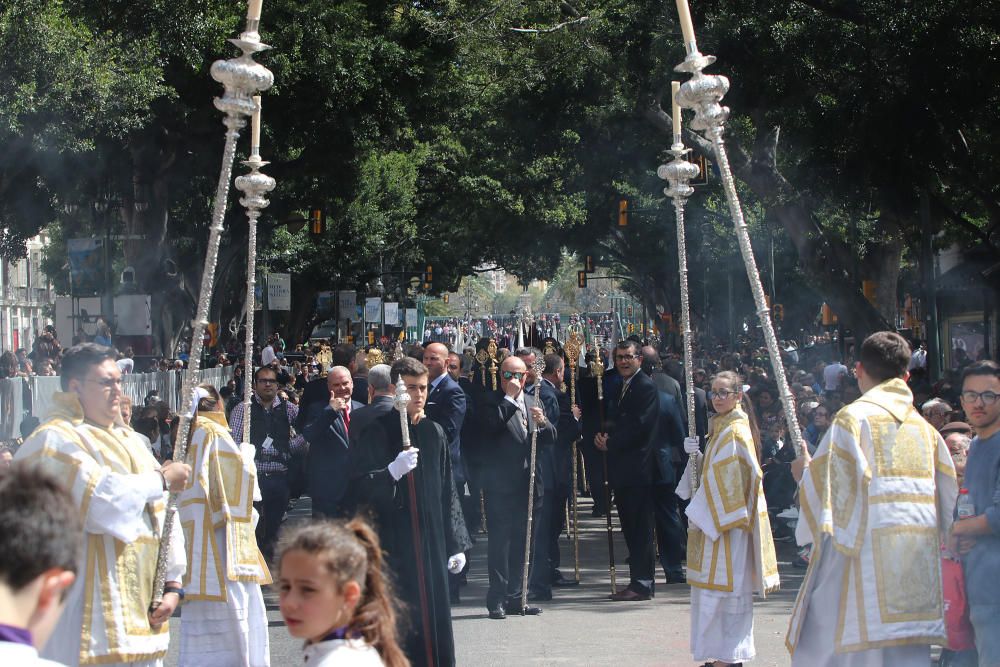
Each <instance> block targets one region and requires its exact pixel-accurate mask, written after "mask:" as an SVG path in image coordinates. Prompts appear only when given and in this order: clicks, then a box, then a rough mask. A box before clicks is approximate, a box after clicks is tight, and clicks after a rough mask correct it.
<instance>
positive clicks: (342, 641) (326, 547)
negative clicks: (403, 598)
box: [278, 519, 410, 667]
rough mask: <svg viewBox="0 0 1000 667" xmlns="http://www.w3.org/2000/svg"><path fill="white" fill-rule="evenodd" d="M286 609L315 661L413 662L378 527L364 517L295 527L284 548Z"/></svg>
mask: <svg viewBox="0 0 1000 667" xmlns="http://www.w3.org/2000/svg"><path fill="white" fill-rule="evenodd" d="M278 569H279V571H280V577H279V582H278V584H279V590H280V592H281V616H282V617H283V618H284V619H285V625H286V626H287V627H288V632H289V633H291V635H292V636H293V637H298V638H300V639H304V640H306V643H305V647H304V649H303V650H304V655H303V660H304V663H307V664H308V665H309V667H330V666H332V665H336V666H337V667H341V666H349V667H355V666H356V667H377V666H380V665H385V666H386V667H409V664H410V662H409V660H407V659H406V656H405V655H404V654H403V651H402V649H400V647H399V644H398V642H397V637H396V612H395V610H394V608H393V600H392V596H391V592H390V590H389V586H388V582H387V581H386V579H385V575H384V574H383V572H382V549H381V547H380V546H379V540H378V535H376V534H375V532H374V531H373V530H372V529H371V527H370V526H368V524H366V523H365V522H364V521H362V520H361V519H354V520H352V521H350V522H348V523H344V522H332V521H322V522H316V523H310V524H306V525H303V526H301V527H298V528H294V529H292V530H290V531H288V532H286V533H284V534H283V535H282V537H281V542H280V545H279V548H278Z"/></svg>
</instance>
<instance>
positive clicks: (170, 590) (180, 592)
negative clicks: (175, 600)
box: [163, 586, 184, 601]
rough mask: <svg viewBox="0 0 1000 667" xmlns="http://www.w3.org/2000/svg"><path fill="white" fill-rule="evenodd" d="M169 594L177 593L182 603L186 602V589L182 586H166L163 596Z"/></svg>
mask: <svg viewBox="0 0 1000 667" xmlns="http://www.w3.org/2000/svg"><path fill="white" fill-rule="evenodd" d="M167 593H177V597H179V598H180V599H181V600H182V601H183V600H184V589H183V588H181V587H180V586H164V587H163V594H164V595H166V594H167Z"/></svg>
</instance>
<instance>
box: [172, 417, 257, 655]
mask: <svg viewBox="0 0 1000 667" xmlns="http://www.w3.org/2000/svg"><path fill="white" fill-rule="evenodd" d="M192 427H193V431H192V435H191V444H190V445H189V447H188V450H187V458H186V461H187V463H188V464H189V465H190V466H191V477H190V479H189V481H188V486H187V488H186V489H185V491H184V493H183V494H181V499H180V508H181V509H180V517H181V526H182V527H183V529H184V540H185V544H186V545H187V557H188V562H189V563H190V564H191V566H190V567H189V568H188V574H187V576H186V577H185V580H184V587H185V591H186V593H187V597H186V601H185V604H184V610H183V614H182V617H181V647H180V648H181V653H180V664H182V665H185V666H186V667H194V666H197V665H211V666H213V667H218V666H219V665H244V666H246V667H266V666H267V665H268V664H269V662H270V658H269V649H268V634H267V612H266V609H265V607H264V598H263V596H262V594H261V589H260V587H261V584H269V583H271V576H270V574H269V573H268V570H267V565H266V564H265V562H264V557H263V556H262V555H261V553H260V550H259V549H258V548H257V539H256V536H255V535H254V527H255V523H256V521H255V518H256V516H255V511H254V509H253V501H254V499H255V496H256V498H257V499H259V497H260V494H259V491H258V490H257V470H256V466H255V465H254V460H253V452H252V451H250V450H252V447H250V448H249V450H248V451H246V452H243V451H242V450H241V448H240V447H239V446H238V445H237V444H236V443H235V442H234V441H233V439H232V436H231V435H230V433H229V425H228V424H227V423H226V416H225V415H224V414H223V413H221V412H200V413H198V417H197V419H196V420H195V423H194V424H193V425H192Z"/></svg>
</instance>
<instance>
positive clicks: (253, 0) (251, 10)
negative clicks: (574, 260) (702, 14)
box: [247, 0, 690, 21]
mask: <svg viewBox="0 0 1000 667" xmlns="http://www.w3.org/2000/svg"><path fill="white" fill-rule="evenodd" d="M678 1H680V0H678ZM263 4H264V0H250V2H248V3H247V20H248V21H259V20H260V10H261V6H262V5H263ZM688 20H690V17H689V18H688Z"/></svg>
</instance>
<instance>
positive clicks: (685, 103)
mask: <svg viewBox="0 0 1000 667" xmlns="http://www.w3.org/2000/svg"><path fill="white" fill-rule="evenodd" d="M678 5H680V3H678ZM685 6H686V3H685ZM685 48H686V51H687V57H686V58H685V59H684V62H682V63H681V64H680V65H678V66H677V67H675V68H674V69H675V70H676V71H678V72H689V73H690V74H691V78H690V79H688V80H687V81H686V82H684V84H683V85H682V86H681V88H680V92H679V93H678V94H677V102H678V103H679V104H680V106H682V107H684V108H685V109H693V110H694V112H695V116H694V120H693V121H691V128H692V129H694V130H697V131H700V132H702V133H703V134H704V136H705V138H706V139H708V140H709V141H711V142H712V149H713V151H714V153H715V162H716V164H717V165H718V167H719V172H720V173H721V174H722V185H723V187H724V189H725V192H726V199H727V200H728V202H729V214H730V216H731V217H732V219H733V227H734V228H735V230H736V239H737V241H738V242H739V245H740V253H741V254H742V255H743V264H744V265H745V266H746V271H747V279H748V280H749V281H750V290H751V291H752V292H753V300H754V304H755V305H756V307H757V317H758V319H759V320H760V328H761V330H762V331H763V332H764V342H765V343H766V345H767V351H768V354H770V356H771V367H772V368H773V369H774V379H775V382H776V383H777V385H778V393H779V395H780V396H781V404H782V407H783V408H784V410H785V419H786V421H787V422H788V434H789V437H790V438H791V440H792V445H793V446H794V447H795V453H796V454H797V455H801V453H802V432H801V431H800V430H799V420H798V418H797V417H796V415H795V401H794V400H793V398H792V392H791V391H790V390H789V388H788V380H787V379H786V378H785V366H784V364H783V363H782V361H781V350H780V349H779V348H778V339H777V337H776V336H775V335H774V326H773V325H772V323H771V318H770V316H769V313H770V308H768V306H767V300H766V299H765V298H764V288H763V286H762V285H761V282H760V272H759V271H758V270H757V262H756V260H755V259H754V256H753V246H751V245H750V234H749V233H748V232H747V224H746V221H745V220H744V218H743V209H742V208H741V206H740V200H739V196H738V195H737V193H736V184H735V182H734V180H733V172H732V170H731V169H730V166H729V156H728V154H727V153H726V144H725V141H724V140H723V138H722V135H723V132H724V131H725V125H726V121H727V120H728V119H729V108H728V107H724V106H722V105H721V104H720V102H721V101H722V98H723V97H724V96H725V94H726V93H727V92H728V91H729V79H727V78H726V77H724V76H720V75H706V74H703V73H702V70H703V69H705V68H706V67H708V66H709V65H711V64H712V63H714V62H715V56H706V55H702V54H701V53H700V52H699V51H698V45H697V44H696V43H695V41H694V40H693V39H690V40H688V41H687V43H686V44H685Z"/></svg>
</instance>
